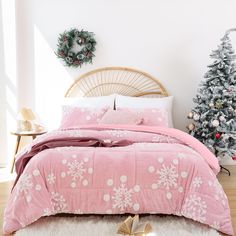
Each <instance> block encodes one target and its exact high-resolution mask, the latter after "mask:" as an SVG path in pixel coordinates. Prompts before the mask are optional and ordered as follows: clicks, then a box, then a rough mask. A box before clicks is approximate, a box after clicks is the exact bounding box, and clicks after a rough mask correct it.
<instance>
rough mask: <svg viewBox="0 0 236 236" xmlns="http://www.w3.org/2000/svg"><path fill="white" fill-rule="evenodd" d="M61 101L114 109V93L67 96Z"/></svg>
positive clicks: (74, 104)
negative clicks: (107, 94) (95, 95)
mask: <svg viewBox="0 0 236 236" xmlns="http://www.w3.org/2000/svg"><path fill="white" fill-rule="evenodd" d="M62 103H63V104H62V105H65V106H73V107H87V108H104V107H107V108H110V109H114V103H115V94H111V95H109V96H101V97H68V98H65V99H64V101H63V102H62Z"/></svg>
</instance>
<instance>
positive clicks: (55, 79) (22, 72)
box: [16, 0, 236, 130]
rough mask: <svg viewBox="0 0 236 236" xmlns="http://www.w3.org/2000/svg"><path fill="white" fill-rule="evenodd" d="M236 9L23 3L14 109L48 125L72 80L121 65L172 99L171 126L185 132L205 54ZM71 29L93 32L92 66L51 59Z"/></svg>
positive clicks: (165, 0) (156, 0) (213, 2)
mask: <svg viewBox="0 0 236 236" xmlns="http://www.w3.org/2000/svg"><path fill="white" fill-rule="evenodd" d="M16 1H17V0H16ZM235 10H236V1H235V0H207V1H206V0H198V1H195V0H178V1H175V0H148V1H147V0H119V1H118V0H99V1H98V0H86V1H82V0H69V1H68V0H67V1H66V0H50V1H49V0H41V1H37V0H21V1H20V4H18V6H17V16H18V19H17V22H18V23H17V37H18V39H19V40H18V56H17V62H18V82H19V84H20V87H19V88H20V90H19V105H20V106H25V105H28V106H31V107H32V108H34V109H35V110H36V111H37V113H38V114H39V115H40V116H41V117H42V119H43V120H44V121H45V123H46V124H47V125H48V126H50V127H53V126H55V125H56V123H57V122H55V120H57V121H58V120H59V116H58V115H57V114H58V112H59V106H58V104H59V100H60V99H61V98H62V96H63V95H64V92H65V91H66V89H67V87H68V86H69V84H70V83H72V81H73V80H74V79H75V78H76V77H77V76H79V75H80V74H82V73H84V72H85V71H88V70H91V69H95V68H98V67H103V66H127V67H133V68H137V69H140V70H143V71H146V72H148V73H150V74H152V75H153V76H155V77H156V78H158V79H159V80H160V81H161V82H162V83H163V85H164V86H165V87H166V89H167V90H168V92H169V93H170V94H172V95H174V96H175V105H174V122H175V126H176V127H177V128H180V129H183V130H184V129H185V126H186V124H187V120H186V114H187V113H188V111H189V110H190V108H191V107H192V97H193V96H194V95H195V93H196V89H197V85H198V83H199V81H200V80H201V79H202V78H203V75H204V73H205V72H206V70H207V68H206V66H207V65H208V64H209V62H210V59H209V54H210V52H211V50H213V49H215V48H216V47H217V45H218V44H219V42H220V38H221V37H222V36H223V34H224V32H225V30H227V29H229V28H231V27H236V23H235V22H236V21H235V20H236V16H235ZM72 27H78V28H79V29H84V30H88V31H92V32H94V33H95V34H96V40H97V43H98V44H97V51H96V57H95V59H94V63H93V65H86V66H83V67H82V68H81V69H80V68H78V69H70V68H67V67H64V66H63V64H62V62H60V61H59V60H58V59H57V58H56V56H55V54H54V51H55V50H56V48H57V47H56V44H57V38H58V35H59V33H61V32H63V31H64V30H68V29H70V28H72ZM235 42H236V41H235ZM235 48H236V44H235ZM55 116H56V117H55Z"/></svg>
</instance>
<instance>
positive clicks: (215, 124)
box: [211, 120, 220, 127]
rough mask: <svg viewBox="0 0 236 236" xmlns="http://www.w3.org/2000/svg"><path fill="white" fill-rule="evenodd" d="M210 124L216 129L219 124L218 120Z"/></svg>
mask: <svg viewBox="0 0 236 236" xmlns="http://www.w3.org/2000/svg"><path fill="white" fill-rule="evenodd" d="M211 124H212V126H213V127H217V126H219V124H220V122H219V121H218V120H213V121H212V122H211Z"/></svg>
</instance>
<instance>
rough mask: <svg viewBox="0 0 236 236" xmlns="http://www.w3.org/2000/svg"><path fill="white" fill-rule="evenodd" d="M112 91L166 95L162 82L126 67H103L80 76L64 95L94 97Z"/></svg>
mask: <svg viewBox="0 0 236 236" xmlns="http://www.w3.org/2000/svg"><path fill="white" fill-rule="evenodd" d="M113 93H117V94H121V95H126V96H134V97H140V96H155V97H156V96H168V93H167V91H166V90H165V88H164V87H163V86H162V84H161V83H160V82H159V81H158V80H156V79H155V78H153V77H152V76H151V75H149V74H147V73H145V72H142V71H139V70H135V69H131V68H126V67H105V68H100V69H97V70H93V71H90V72H88V73H86V74H83V75H82V76H80V77H79V78H78V79H77V80H75V82H74V83H73V84H72V85H71V86H70V88H69V89H68V90H67V92H66V95H65V96H66V97H78V96H79V97H95V96H105V95H110V94H113Z"/></svg>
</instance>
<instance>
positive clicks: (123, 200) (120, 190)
mask: <svg viewBox="0 0 236 236" xmlns="http://www.w3.org/2000/svg"><path fill="white" fill-rule="evenodd" d="M113 182H114V181H113V179H108V180H107V186H109V187H111V186H112V185H113ZM126 182H127V176H126V175H122V176H120V185H119V186H117V187H113V194H112V196H110V194H104V196H103V200H104V201H105V202H109V201H111V202H112V208H113V209H115V208H117V209H118V210H119V211H120V212H124V211H126V210H127V208H131V207H132V208H133V210H134V211H138V210H139V209H140V205H139V203H134V202H133V199H132V196H133V194H135V193H138V192H140V186H139V185H135V186H134V187H133V188H130V189H129V188H128V187H127V186H126ZM106 213H107V214H112V210H111V209H108V210H107V211H106Z"/></svg>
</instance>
